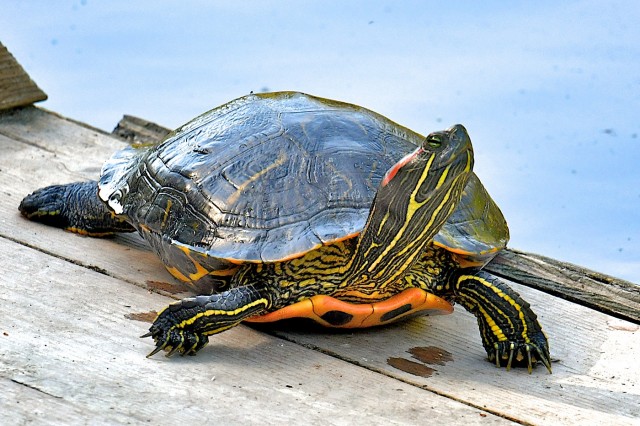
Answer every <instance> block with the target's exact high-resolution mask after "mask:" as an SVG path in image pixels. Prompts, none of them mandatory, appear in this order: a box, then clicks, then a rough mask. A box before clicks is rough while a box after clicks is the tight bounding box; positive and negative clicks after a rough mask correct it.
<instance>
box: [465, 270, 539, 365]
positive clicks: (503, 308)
mask: <svg viewBox="0 0 640 426" xmlns="http://www.w3.org/2000/svg"><path fill="white" fill-rule="evenodd" d="M453 287H454V288H453V291H454V295H455V301H456V302H458V303H460V304H461V305H462V306H464V307H465V308H466V309H467V310H468V311H469V312H471V313H472V314H473V315H475V317H476V318H477V319H478V326H479V327H480V335H481V336H482V344H483V346H484V348H485V350H486V351H487V355H488V356H489V361H492V362H495V363H496V366H498V367H500V366H506V368H507V370H509V369H510V368H511V366H518V367H524V366H526V367H527V368H528V370H529V373H531V368H532V366H533V365H534V364H535V363H536V362H537V361H540V362H542V363H543V364H544V365H545V367H547V370H549V373H551V361H550V356H549V343H548V342H547V337H546V336H545V334H544V332H543V331H542V327H541V326H540V323H539V322H538V318H537V316H536V314H535V313H534V312H533V311H532V310H531V307H530V306H529V304H528V303H527V302H526V301H524V300H523V299H522V297H520V295H519V294H518V293H517V292H516V291H514V290H513V289H512V288H510V287H509V286H508V285H507V284H506V283H505V282H504V281H502V280H500V279H499V278H496V277H494V276H492V275H490V274H488V273H486V272H484V271H479V272H475V271H474V272H473V273H468V274H466V273H464V272H463V273H462V274H461V275H458V276H457V278H456V281H455V282H454V284H453Z"/></svg>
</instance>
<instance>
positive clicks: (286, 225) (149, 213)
mask: <svg viewBox="0 0 640 426" xmlns="http://www.w3.org/2000/svg"><path fill="white" fill-rule="evenodd" d="M422 140H423V136H421V135H419V134H417V133H414V132H412V131H410V130H408V129H406V128H404V127H402V126H399V125H398V124H396V123H394V122H392V121H390V120H388V119H386V118H384V117H382V116H380V115H378V114H376V113H374V112H371V111H369V110H367V109H364V108H361V107H358V106H355V105H350V104H345V103H341V102H336V101H330V100H326V99H322V98H316V97H313V96H309V95H305V94H301V93H293V92H280V93H269V94H256V95H249V96H245V97H243V98H240V99H237V100H234V101H232V102H230V103H228V104H225V105H223V106H221V107H218V108H216V109H214V110H212V111H209V112H207V113H205V114H203V115H201V116H200V117H197V118H196V119H194V120H193V121H191V122H189V123H188V124H186V125H184V126H182V127H181V128H179V129H177V130H176V131H175V132H174V133H172V134H171V135H170V136H169V137H168V138H167V139H166V140H165V141H164V142H162V143H161V144H159V145H156V146H152V147H149V148H146V149H143V150H135V149H127V150H124V151H121V152H119V153H117V154H116V155H115V156H114V157H113V158H112V159H111V160H110V161H108V162H107V163H106V164H105V166H104V168H103V173H102V176H101V179H100V197H101V198H102V199H103V200H105V201H107V202H108V204H109V206H110V207H111V208H112V209H113V210H114V212H116V213H117V214H123V215H126V216H128V217H129V219H130V221H131V222H132V224H133V225H134V226H136V227H137V228H138V229H140V230H141V231H144V232H145V233H151V234H154V235H155V236H156V239H157V240H158V241H160V240H161V241H162V242H163V243H168V244H177V245H179V246H182V247H187V248H189V249H193V250H194V251H197V252H199V253H201V254H206V255H207V256H211V257H215V258H219V259H227V260H232V261H238V262H245V261H252V262H272V261H278V260H283V259H288V258H292V257H296V256H299V255H301V254H303V253H305V252H307V251H309V250H312V249H314V248H317V247H318V246H319V245H321V244H326V243H330V242H332V241H336V240H340V239H344V238H349V237H352V236H354V235H356V234H357V233H359V232H360V231H361V230H362V228H363V226H364V224H365V221H366V219H367V216H368V213H369V208H370V206H371V202H372V201H373V198H374V196H375V193H376V190H377V187H378V184H379V183H380V181H381V179H382V178H383V176H384V174H385V173H386V171H387V170H388V169H389V168H390V167H391V166H392V165H394V164H395V163H396V162H398V161H399V160H400V159H401V158H402V157H404V156H405V155H406V154H408V153H409V152H411V151H413V150H414V149H415V148H416V146H417V145H419V144H420V143H421V142H422ZM470 185H471V187H468V188H467V189H468V190H467V192H468V194H466V195H465V197H464V199H463V202H462V203H461V205H460V206H459V208H458V210H457V211H456V213H454V215H453V217H452V221H450V222H451V223H450V224H448V225H447V227H445V229H443V231H442V232H441V233H440V235H439V236H438V238H437V240H438V244H440V245H442V246H445V247H450V248H452V249H453V250H454V251H460V252H465V253H470V254H475V253H477V254H481V253H483V252H492V251H495V250H496V249H499V248H502V247H504V245H505V244H506V239H507V235H506V224H505V223H504V219H503V218H502V215H501V213H500V211H499V210H498V208H497V206H495V204H494V203H493V201H492V200H491V198H490V197H489V196H488V195H487V194H486V191H484V188H482V185H481V183H480V181H479V180H478V179H477V178H476V177H475V176H474V177H473V178H472V179H471V183H470ZM487 212H488V214H489V215H490V216H491V218H490V219H491V220H490V222H491V225H490V226H491V229H489V228H488V227H487V226H486V225H483V223H486V221H485V219H486V218H485V216H487ZM496 215H498V216H499V217H497V218H496V217H495V216H496ZM470 224H471V226H470ZM496 224H497V225H496ZM449 225H450V226H449ZM494 228H497V229H494ZM478 236H481V241H478V238H477V237H478Z"/></svg>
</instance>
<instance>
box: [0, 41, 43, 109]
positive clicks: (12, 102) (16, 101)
mask: <svg viewBox="0 0 640 426" xmlns="http://www.w3.org/2000/svg"><path fill="white" fill-rule="evenodd" d="M45 99H47V95H46V94H45V93H44V92H43V91H42V90H41V89H40V88H39V87H38V86H37V85H36V83H34V82H33V80H31V78H30V77H29V75H28V74H27V73H26V71H25V70H24V68H22V66H20V64H19V63H18V61H16V59H15V58H14V57H13V55H11V53H9V51H8V50H7V48H6V47H4V45H3V44H2V43H0V110H3V109H9V108H15V107H19V106H25V105H30V104H32V103H34V102H38V101H44V100H45Z"/></svg>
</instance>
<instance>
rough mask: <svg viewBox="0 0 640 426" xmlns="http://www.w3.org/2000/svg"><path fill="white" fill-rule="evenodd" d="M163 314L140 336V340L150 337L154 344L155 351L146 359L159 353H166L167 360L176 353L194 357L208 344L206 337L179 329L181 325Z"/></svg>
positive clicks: (189, 330)
mask: <svg viewBox="0 0 640 426" xmlns="http://www.w3.org/2000/svg"><path fill="white" fill-rule="evenodd" d="M165 312H167V311H165ZM165 312H162V313H161V314H160V315H158V318H157V319H156V320H155V322H154V323H153V325H152V326H151V327H150V328H149V331H148V332H147V333H145V334H143V335H142V336H140V337H141V338H146V337H152V338H153V340H154V341H155V343H156V347H155V349H153V350H152V351H151V352H149V354H148V355H147V358H151V357H152V356H154V355H155V354H157V353H158V352H160V351H166V354H165V356H166V357H168V358H169V357H172V356H173V355H175V354H176V353H180V355H183V356H184V355H195V354H196V352H198V351H199V350H200V349H202V348H203V347H205V346H206V344H207V343H208V342H209V338H208V337H207V336H206V335H204V334H201V333H198V332H196V331H194V330H191V329H188V328H183V327H181V326H180V324H181V323H179V322H177V321H175V320H172V318H170V315H171V314H170V313H168V312H167V313H165Z"/></svg>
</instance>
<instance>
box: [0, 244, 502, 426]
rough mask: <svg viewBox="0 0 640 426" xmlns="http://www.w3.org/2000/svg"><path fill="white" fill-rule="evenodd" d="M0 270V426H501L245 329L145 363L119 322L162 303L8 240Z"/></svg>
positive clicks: (132, 324) (127, 325) (135, 330)
mask: <svg viewBox="0 0 640 426" xmlns="http://www.w3.org/2000/svg"><path fill="white" fill-rule="evenodd" d="M17 259H19V261H17ZM0 267H2V269H3V271H5V272H4V273H3V274H2V275H1V276H0V287H1V288H2V289H3V291H2V292H0V327H1V330H0V332H1V333H2V335H0V342H2V346H1V350H0V389H2V390H3V393H2V399H1V400H0V413H2V414H0V416H1V417H3V418H4V419H3V420H6V421H3V422H2V424H21V423H27V422H30V421H34V420H40V421H42V422H43V423H47V422H52V423H55V422H56V421H58V420H60V422H61V423H64V424H68V423H78V424H86V423H92V424H95V423H100V424H102V423H109V424H111V423H114V424H125V423H126V424H130V423H148V422H152V423H161V424H172V423H178V424H180V423H184V422H185V421H187V419H188V421H189V422H190V423H204V422H208V421H212V420H215V421H216V422H217V423H222V424H230V423H261V424H264V423H266V424H271V423H281V424H293V423H297V421H299V419H300V418H301V417H303V418H304V419H305V422H309V423H310V424H324V423H333V424H354V423H358V422H361V421H362V420H363V418H366V421H367V422H369V423H374V424H383V423H388V422H391V423H396V424H418V423H420V422H421V419H424V418H429V419H430V420H433V421H436V422H438V423H442V424H454V423H460V422H465V423H472V424H477V423H482V424H485V423H487V422H488V423H491V424H493V423H495V424H505V423H508V422H507V421H506V420H504V419H501V418H499V417H496V416H492V415H490V414H488V413H486V412H483V411H481V410H478V409H475V408H472V407H469V406H467V405H465V404H462V403H459V402H456V401H453V400H451V399H448V398H445V397H442V396H439V395H437V394H434V393H432V392H429V391H426V390H423V389H420V388H419V387H415V386H411V385H409V384H406V383H402V382H400V381H397V380H395V379H393V378H389V377H386V376H384V375H381V374H377V373H375V372H372V371H368V370H365V369H362V368H358V367H356V366H354V365H352V364H350V363H347V362H344V361H341V360H339V359H337V358H334V357H331V356H328V355H324V354H322V353H320V352H317V351H312V350H309V349H306V348H304V347H302V346H299V345H296V344H293V343H289V342H286V341H282V340H280V339H276V338H273V337H270V336H268V335H265V334H262V333H259V332H257V331H255V330H252V329H250V328H248V327H237V328H236V329H234V330H232V331H230V332H228V333H224V335H222V336H220V338H219V339H216V340H215V341H214V342H212V344H211V346H212V349H214V350H212V351H210V352H209V353H208V354H204V356H201V357H200V356H199V357H197V358H193V357H187V358H180V357H177V358H175V359H166V358H163V357H156V358H153V359H146V358H145V357H144V353H145V352H147V351H149V350H150V349H151V348H152V342H150V341H148V340H142V339H140V338H138V337H137V336H139V335H140V334H142V333H144V331H145V330H146V328H147V326H148V324H146V323H143V322H138V321H132V320H129V319H127V316H128V315H129V314H131V313H135V312H140V311H141V310H144V309H147V308H148V306H150V305H155V306H158V305H163V304H166V303H167V301H168V300H167V299H166V298H165V297H163V296H160V295H157V294H151V293H149V292H147V291H145V290H143V289H140V288H137V287H135V286H131V285H130V284H128V283H125V282H122V281H120V280H117V279H113V278H111V277H107V276H105V275H102V274H99V273H97V272H95V271H92V270H90V269H87V268H83V267H80V266H77V265H73V264H69V263H68V262H66V261H64V260H62V259H59V258H56V257H53V256H48V255H45V254H43V253H41V252H39V251H36V250H34V249H31V248H28V247H26V246H23V245H20V244H17V243H14V242H11V241H9V240H6V239H4V238H0ZM372 389H374V390H375V391H372ZM35 401H38V402H37V404H36V405H35V407H34V406H31V405H30V402H35ZM381 402H383V403H381ZM363 416H365V417H363Z"/></svg>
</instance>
